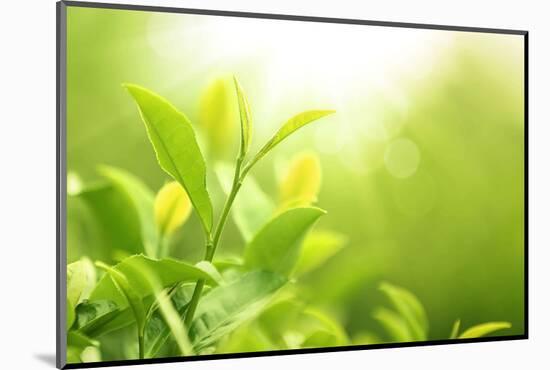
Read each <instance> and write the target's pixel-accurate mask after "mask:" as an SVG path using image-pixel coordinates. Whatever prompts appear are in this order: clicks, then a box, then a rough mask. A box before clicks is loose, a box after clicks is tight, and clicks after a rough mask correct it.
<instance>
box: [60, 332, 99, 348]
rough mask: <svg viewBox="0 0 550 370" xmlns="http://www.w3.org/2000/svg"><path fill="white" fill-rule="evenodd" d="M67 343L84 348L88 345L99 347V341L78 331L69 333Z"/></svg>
mask: <svg viewBox="0 0 550 370" xmlns="http://www.w3.org/2000/svg"><path fill="white" fill-rule="evenodd" d="M67 345H68V346H72V347H77V348H82V349H83V348H85V347H88V346H96V347H97V346H98V345H99V342H98V341H96V340H93V339H91V338H89V337H87V336H85V335H83V334H81V333H78V332H76V331H70V332H68V333H67Z"/></svg>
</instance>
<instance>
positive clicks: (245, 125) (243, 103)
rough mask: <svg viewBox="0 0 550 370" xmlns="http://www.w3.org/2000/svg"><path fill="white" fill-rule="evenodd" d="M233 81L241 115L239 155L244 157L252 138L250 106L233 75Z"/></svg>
mask: <svg viewBox="0 0 550 370" xmlns="http://www.w3.org/2000/svg"><path fill="white" fill-rule="evenodd" d="M233 80H234V82H235V90H236V91H237V100H238V102H239V114H240V117H241V149H240V156H241V158H244V156H245V155H246V153H247V152H248V149H249V148H250V141H251V140H252V118H251V116H250V107H249V105H248V99H247V98H246V95H245V93H244V91H243V89H242V87H241V84H240V83H239V81H238V80H237V77H233Z"/></svg>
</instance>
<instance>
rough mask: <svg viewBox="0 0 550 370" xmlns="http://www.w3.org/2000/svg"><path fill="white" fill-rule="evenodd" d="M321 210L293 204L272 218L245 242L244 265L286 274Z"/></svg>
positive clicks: (294, 264) (290, 269)
mask: <svg viewBox="0 0 550 370" xmlns="http://www.w3.org/2000/svg"><path fill="white" fill-rule="evenodd" d="M323 214H325V211H323V210H322V209H319V208H293V209H290V210H288V211H286V212H284V213H281V214H280V215H278V216H276V217H275V218H273V219H272V220H271V221H270V222H268V223H267V224H266V225H265V226H264V227H263V228H262V229H261V230H260V231H259V232H258V234H256V236H255V237H254V238H253V239H252V241H251V242H250V243H249V244H248V245H247V247H246V250H245V253H244V261H245V265H246V266H247V268H250V269H255V268H258V269H264V270H268V271H273V272H277V273H280V274H282V275H285V276H288V275H289V274H290V273H291V272H292V270H293V269H294V267H295V266H296V263H297V262H298V258H299V256H300V246H301V241H302V240H303V238H304V236H305V234H306V232H307V231H308V230H309V228H310V227H311V226H312V225H313V224H314V223H315V221H317V219H318V218H319V217H321V216H322V215H323Z"/></svg>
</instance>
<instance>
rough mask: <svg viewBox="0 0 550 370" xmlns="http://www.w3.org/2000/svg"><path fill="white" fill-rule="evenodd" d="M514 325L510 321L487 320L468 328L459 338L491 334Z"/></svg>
mask: <svg viewBox="0 0 550 370" xmlns="http://www.w3.org/2000/svg"><path fill="white" fill-rule="evenodd" d="M511 327H512V325H511V324H510V323H509V322H504V321H502V322H487V323H485V324H479V325H476V326H473V327H471V328H469V329H468V330H466V331H465V332H464V333H462V334H460V336H459V337H458V338H460V339H466V338H479V337H482V336H484V335H487V334H490V333H492V332H494V331H497V330H502V329H509V328H511Z"/></svg>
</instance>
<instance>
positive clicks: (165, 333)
mask: <svg viewBox="0 0 550 370" xmlns="http://www.w3.org/2000/svg"><path fill="white" fill-rule="evenodd" d="M193 290H194V285H187V286H181V287H178V288H176V289H174V293H173V294H172V296H171V299H172V302H173V305H174V308H175V310H176V312H177V315H178V317H179V318H180V319H183V318H184V317H185V312H186V310H187V307H188V304H189V301H190V300H191V297H192V296H193ZM170 336H171V331H170V327H169V326H168V325H167V324H166V320H165V318H163V316H162V314H160V313H159V312H158V311H157V310H156V311H155V312H153V314H152V316H151V318H150V320H149V321H148V322H147V326H146V328H145V357H146V358H155V357H157V356H158V355H159V352H160V351H161V349H162V348H163V347H164V346H165V345H166V343H168V342H169V338H170Z"/></svg>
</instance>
